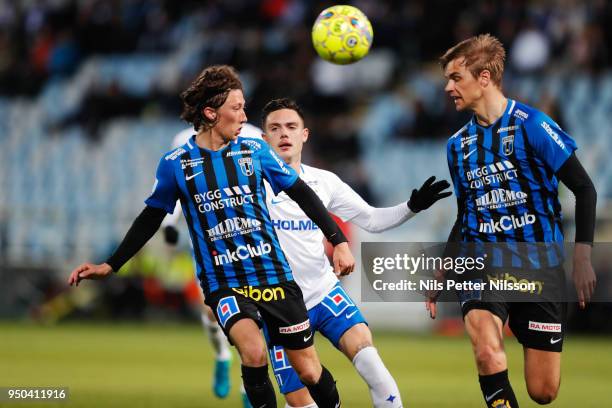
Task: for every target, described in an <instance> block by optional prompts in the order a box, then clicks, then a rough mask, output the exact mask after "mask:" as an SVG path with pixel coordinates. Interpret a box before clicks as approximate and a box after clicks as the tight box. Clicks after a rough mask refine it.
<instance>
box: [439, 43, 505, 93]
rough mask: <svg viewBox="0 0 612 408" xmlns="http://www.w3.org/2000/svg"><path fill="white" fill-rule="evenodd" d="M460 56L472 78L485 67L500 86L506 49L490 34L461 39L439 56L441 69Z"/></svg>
mask: <svg viewBox="0 0 612 408" xmlns="http://www.w3.org/2000/svg"><path fill="white" fill-rule="evenodd" d="M461 57H463V58H464V59H465V62H464V64H465V66H466V68H467V69H468V70H469V71H470V72H471V74H472V75H473V76H474V78H477V77H478V75H480V73H481V72H482V71H484V70H485V69H486V70H487V71H489V72H490V73H491V80H492V81H493V83H494V84H495V85H497V86H498V87H500V88H501V82H502V77H503V75H504V61H505V60H506V51H505V50H504V46H503V45H502V43H501V42H500V41H499V40H498V39H497V38H495V37H494V36H492V35H491V34H481V35H478V36H474V37H471V38H468V39H467V40H463V41H461V42H460V43H459V44H457V45H455V46H454V47H452V48H450V49H449V50H448V51H446V52H445V53H444V55H442V56H441V57H440V64H441V65H442V69H446V66H447V65H448V63H449V62H451V61H452V60H454V59H457V58H461Z"/></svg>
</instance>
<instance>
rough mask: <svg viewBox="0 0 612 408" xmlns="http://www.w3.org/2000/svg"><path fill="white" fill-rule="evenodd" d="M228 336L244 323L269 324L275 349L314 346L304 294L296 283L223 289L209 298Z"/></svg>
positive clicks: (268, 328)
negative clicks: (232, 329)
mask: <svg viewBox="0 0 612 408" xmlns="http://www.w3.org/2000/svg"><path fill="white" fill-rule="evenodd" d="M205 303H206V304H207V305H208V306H210V307H211V309H212V310H213V312H214V314H215V318H216V319H217V321H218V322H219V325H220V326H221V329H222V330H223V332H224V333H225V336H226V337H227V338H228V340H229V341H230V342H231V338H230V336H229V332H230V331H231V328H232V327H233V326H234V325H235V324H236V323H237V322H239V321H240V320H242V319H252V320H254V321H255V322H256V323H257V325H258V326H259V328H260V329H261V328H262V327H263V325H264V324H265V325H266V327H267V330H268V332H269V334H270V343H271V344H272V345H279V346H283V347H285V348H287V349H289V350H301V349H304V348H307V347H310V346H312V345H313V343H314V336H313V331H312V328H311V325H310V320H309V318H308V311H307V310H306V306H305V305H304V299H303V297H302V291H301V290H300V288H299V286H298V285H297V284H296V283H295V282H294V281H289V282H283V283H279V284H277V285H268V286H257V287H255V286H245V287H241V288H231V289H221V290H218V291H215V292H213V293H211V294H209V296H207V297H206V299H205Z"/></svg>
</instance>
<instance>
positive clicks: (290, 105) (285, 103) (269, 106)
mask: <svg viewBox="0 0 612 408" xmlns="http://www.w3.org/2000/svg"><path fill="white" fill-rule="evenodd" d="M281 109H291V110H294V111H295V112H296V113H297V114H298V116H299V117H300V118H301V119H302V123H304V112H302V108H300V105H298V104H297V102H296V101H294V100H293V99H289V98H280V99H272V100H271V101H270V102H268V103H266V106H264V108H263V110H262V113H261V127H262V128H263V129H264V131H265V130H266V119H268V115H270V114H271V113H272V112H275V111H277V110H281Z"/></svg>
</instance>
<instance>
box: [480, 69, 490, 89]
mask: <svg viewBox="0 0 612 408" xmlns="http://www.w3.org/2000/svg"><path fill="white" fill-rule="evenodd" d="M489 82H491V72H490V71H489V70H488V69H484V70H482V72H481V73H480V86H482V87H486V86H487V85H489Z"/></svg>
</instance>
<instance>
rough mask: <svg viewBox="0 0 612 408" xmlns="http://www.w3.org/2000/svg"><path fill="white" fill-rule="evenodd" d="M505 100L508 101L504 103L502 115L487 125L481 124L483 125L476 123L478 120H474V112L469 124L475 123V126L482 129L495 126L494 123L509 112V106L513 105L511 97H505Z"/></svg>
mask: <svg viewBox="0 0 612 408" xmlns="http://www.w3.org/2000/svg"><path fill="white" fill-rule="evenodd" d="M506 101H507V102H508V103H507V104H506V109H505V110H504V113H502V115H501V116H500V117H499V118H497V120H496V121H495V122H493V123H491V124H490V125H489V126H483V125H481V124H480V123H478V121H477V120H476V114H472V119H470V122H471V124H472V125H476V126H478V127H480V128H482V129H490V128H492V127H493V126H495V125H496V124H497V123H498V122H499V121H500V120H502V119H503V118H504V116H506V115H509V114H510V109H511V108H512V106H513V103H512V102H513V101H512V99H510V98H506Z"/></svg>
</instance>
